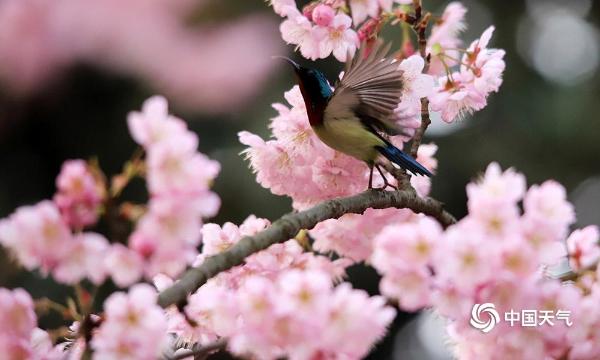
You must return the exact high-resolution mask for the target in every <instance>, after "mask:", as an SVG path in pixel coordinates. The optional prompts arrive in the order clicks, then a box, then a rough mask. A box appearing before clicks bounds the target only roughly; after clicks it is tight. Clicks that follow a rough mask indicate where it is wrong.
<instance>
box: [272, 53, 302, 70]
mask: <svg viewBox="0 0 600 360" xmlns="http://www.w3.org/2000/svg"><path fill="white" fill-rule="evenodd" d="M273 59H282V60H285V61H287V62H288V63H290V65H292V66H293V67H294V70H295V71H299V70H300V65H298V63H297V62H295V61H294V60H292V59H290V58H289V57H285V56H273Z"/></svg>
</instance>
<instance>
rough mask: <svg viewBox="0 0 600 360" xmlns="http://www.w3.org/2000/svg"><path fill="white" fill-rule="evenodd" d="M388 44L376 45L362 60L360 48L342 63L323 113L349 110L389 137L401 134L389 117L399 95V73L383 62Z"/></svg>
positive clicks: (395, 66)
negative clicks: (344, 65) (343, 66)
mask: <svg viewBox="0 0 600 360" xmlns="http://www.w3.org/2000/svg"><path fill="white" fill-rule="evenodd" d="M390 47H391V44H389V43H388V44H386V45H383V43H382V42H380V41H378V42H376V43H375V45H374V46H373V48H372V49H371V52H370V53H369V54H368V56H366V49H367V46H366V44H365V43H363V44H362V46H361V48H360V50H359V52H358V53H357V54H356V55H355V56H354V58H353V59H352V61H348V62H347V63H346V68H345V72H344V76H343V77H342V79H341V80H340V81H339V82H338V84H337V85H336V87H335V91H334V92H333V95H332V97H331V99H330V101H329V105H328V108H329V109H327V110H326V112H328V113H330V114H331V113H336V112H338V113H339V111H342V112H343V111H344V110H345V109H346V108H347V107H350V108H351V109H352V110H353V111H354V112H355V113H356V115H358V116H359V117H360V118H361V120H362V121H365V122H368V123H369V125H371V126H373V127H375V128H376V129H377V130H379V131H382V132H385V133H387V134H389V135H397V134H401V133H402V130H401V129H399V128H398V127H397V126H396V125H395V124H394V123H393V122H391V121H390V117H391V115H392V114H393V112H394V109H395V108H396V107H397V106H398V103H399V102H400V97H401V95H402V71H400V70H398V63H395V62H393V59H389V58H386V56H387V55H388V53H389V51H390Z"/></svg>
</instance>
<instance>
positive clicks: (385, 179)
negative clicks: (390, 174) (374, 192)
mask: <svg viewBox="0 0 600 360" xmlns="http://www.w3.org/2000/svg"><path fill="white" fill-rule="evenodd" d="M375 168H376V169H377V171H379V174H380V175H381V177H382V178H383V187H382V188H381V189H380V190H385V188H387V187H388V186H389V187H391V188H392V189H394V190H398V188H397V187H396V186H394V185H392V184H391V183H390V182H389V181H388V179H387V178H386V177H385V175H384V174H383V171H381V168H380V167H379V166H378V165H375ZM371 172H372V171H371Z"/></svg>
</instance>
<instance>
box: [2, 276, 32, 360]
mask: <svg viewBox="0 0 600 360" xmlns="http://www.w3.org/2000/svg"><path fill="white" fill-rule="evenodd" d="M36 324H37V319H36V317H35V313H34V311H33V301H32V300H31V297H30V296H29V294H28V293H27V292H26V291H25V290H23V289H16V290H12V291H11V290H8V289H5V288H0V354H2V357H3V358H4V359H9V360H12V359H14V360H18V359H28V358H31V357H32V353H33V349H32V342H31V340H32V333H33V331H34V329H35V328H36Z"/></svg>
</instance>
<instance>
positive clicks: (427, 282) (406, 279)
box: [379, 267, 433, 311]
mask: <svg viewBox="0 0 600 360" xmlns="http://www.w3.org/2000/svg"><path fill="white" fill-rule="evenodd" d="M432 287H433V277H432V275H431V273H430V271H429V270H428V269H427V268H425V267H415V268H409V267H407V268H405V269H403V270H400V271H395V272H393V273H392V274H386V276H385V277H384V278H383V279H381V282H380V283H379V289H380V291H381V294H382V295H384V296H385V297H387V298H390V299H395V300H396V301H397V302H398V307H400V308H401V309H402V310H404V311H418V310H420V309H422V308H424V307H427V306H430V305H431V300H430V297H431V293H432V291H431V289H432Z"/></svg>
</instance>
